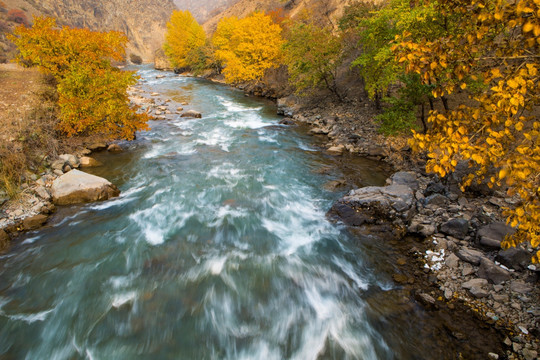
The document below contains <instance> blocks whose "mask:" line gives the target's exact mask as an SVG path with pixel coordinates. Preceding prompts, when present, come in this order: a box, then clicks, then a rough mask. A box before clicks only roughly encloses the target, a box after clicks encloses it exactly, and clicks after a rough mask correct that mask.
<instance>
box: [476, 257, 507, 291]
mask: <svg viewBox="0 0 540 360" xmlns="http://www.w3.org/2000/svg"><path fill="white" fill-rule="evenodd" d="M477 274H478V276H479V277H481V278H482V279H486V280H489V281H490V282H491V283H492V284H495V285H499V284H502V283H503V282H505V281H508V280H510V279H511V278H512V276H511V275H510V273H509V272H508V271H507V270H504V269H503V268H501V267H499V266H497V265H496V264H495V263H494V262H493V261H491V260H489V259H487V258H483V259H481V260H480V268H479V269H478V272H477Z"/></svg>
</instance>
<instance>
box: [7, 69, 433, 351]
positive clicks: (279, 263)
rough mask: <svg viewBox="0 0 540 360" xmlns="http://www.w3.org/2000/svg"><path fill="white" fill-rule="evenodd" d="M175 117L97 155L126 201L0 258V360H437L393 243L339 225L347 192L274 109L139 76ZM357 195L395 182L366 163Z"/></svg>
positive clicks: (335, 171)
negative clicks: (397, 268) (404, 295)
mask: <svg viewBox="0 0 540 360" xmlns="http://www.w3.org/2000/svg"><path fill="white" fill-rule="evenodd" d="M139 73H140V74H141V75H142V81H141V86H142V88H143V89H144V90H145V91H147V92H159V93H160V96H158V97H154V98H155V99H156V100H157V102H163V103H164V101H165V100H167V99H170V100H171V101H170V102H168V103H166V105H167V106H168V107H169V108H170V109H176V108H177V107H178V106H180V104H181V103H182V102H188V103H189V106H186V108H192V109H195V110H198V111H201V112H202V113H203V119H185V118H180V117H179V116H178V115H171V116H169V117H170V119H169V120H167V121H154V122H151V127H152V129H151V130H150V131H147V132H143V133H141V134H139V136H138V139H137V140H136V141H133V142H130V143H126V144H124V147H125V148H126V149H127V151H126V152H124V153H122V154H118V155H109V154H102V155H99V154H98V155H96V156H97V157H98V158H99V159H100V160H103V161H105V162H106V165H105V166H104V167H101V168H96V169H93V170H92V172H93V173H95V174H97V175H100V176H104V177H106V178H108V179H109V180H111V181H112V182H113V183H115V184H117V185H118V186H119V188H120V189H121V190H122V194H121V195H120V197H119V198H117V199H114V200H111V201H107V202H102V203H93V204H87V205H83V206H76V207H67V208H62V209H60V210H59V211H58V213H57V214H56V215H55V217H54V219H53V220H52V221H51V222H50V224H49V225H48V227H46V228H44V229H41V230H39V231H37V232H33V233H30V234H26V235H25V236H24V237H23V238H22V239H20V241H19V242H18V243H17V245H15V246H14V247H13V248H12V249H11V251H10V252H9V253H7V254H4V255H2V256H1V257H0V358H2V359H299V360H308V359H424V358H426V359H429V358H435V357H433V353H431V351H432V349H433V348H434V347H436V343H435V342H434V341H433V340H429V339H425V338H422V336H423V335H422V332H421V329H423V328H424V326H425V325H426V323H427V322H428V320H427V319H426V316H425V313H424V312H423V311H422V310H420V309H415V308H414V306H413V305H407V306H408V307H407V309H408V311H407V313H406V316H400V315H399V314H400V313H401V312H402V309H400V308H398V307H397V305H396V304H398V303H400V301H402V300H400V299H399V296H398V295H395V292H394V291H393V290H394V289H396V287H397V285H395V284H394V283H393V281H392V277H391V272H390V271H385V269H387V268H391V267H392V264H387V262H389V260H388V259H385V257H384V251H382V250H381V246H383V245H380V244H381V241H380V239H378V238H371V237H370V236H367V235H366V236H358V235H353V234H351V233H350V232H349V231H348V230H347V229H346V228H345V227H343V226H341V225H339V224H334V223H332V222H330V221H329V220H328V219H327V217H326V216H325V213H326V211H327V210H328V209H329V208H330V207H331V204H332V203H333V201H335V200H336V199H337V198H338V197H339V196H340V195H342V194H343V193H339V192H331V191H328V190H325V188H324V184H325V183H326V182H328V181H330V180H336V179H339V178H341V177H344V176H345V177H347V176H348V175H350V174H344V173H343V168H340V167H339V166H335V165H336V164H335V162H336V160H335V159H334V158H332V157H330V156H327V155H325V154H324V153H322V152H321V151H320V150H319V149H318V148H317V147H316V144H315V143H314V140H313V138H312V137H310V136H307V135H306V133H305V132H303V131H301V130H296V129H295V128H289V127H285V126H281V125H278V122H279V120H280V118H279V117H278V116H276V115H275V113H276V109H275V106H274V105H273V104H271V103H268V102H266V101H264V100H261V99H254V98H249V97H246V96H244V94H243V93H242V92H240V91H237V90H233V89H230V88H228V87H225V86H222V85H218V84H213V83H211V82H208V81H205V80H200V79H194V78H187V77H180V76H177V75H174V74H172V73H165V74H166V76H165V77H164V78H159V79H157V78H156V75H158V74H163V73H158V72H156V71H154V70H151V69H150V68H145V67H143V68H139ZM349 166H352V167H353V169H354V171H355V173H356V177H355V181H356V183H355V185H356V186H363V185H381V184H383V183H384V179H385V177H386V175H387V173H385V171H384V170H382V169H380V168H379V167H378V164H377V163H376V162H373V161H369V160H362V159H357V160H354V161H353V160H352V159H351V162H350V163H349Z"/></svg>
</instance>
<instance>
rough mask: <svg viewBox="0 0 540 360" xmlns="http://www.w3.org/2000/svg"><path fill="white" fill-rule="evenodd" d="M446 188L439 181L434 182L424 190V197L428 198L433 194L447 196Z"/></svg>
mask: <svg viewBox="0 0 540 360" xmlns="http://www.w3.org/2000/svg"><path fill="white" fill-rule="evenodd" d="M445 193H446V188H445V187H444V185H443V184H441V183H440V182H439V181H432V182H430V183H429V184H428V186H427V187H426V190H424V196H425V197H428V196H431V195H433V194H445Z"/></svg>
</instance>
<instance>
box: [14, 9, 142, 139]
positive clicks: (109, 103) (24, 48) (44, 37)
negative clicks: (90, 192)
mask: <svg viewBox="0 0 540 360" xmlns="http://www.w3.org/2000/svg"><path fill="white" fill-rule="evenodd" d="M10 38H11V40H12V41H13V42H14V43H15V44H16V45H17V47H18V49H19V51H20V54H19V55H18V57H17V59H16V61H17V62H19V63H20V64H22V65H24V66H37V67H38V68H39V69H40V70H42V71H43V72H45V73H50V74H52V75H53V76H54V77H55V79H56V81H57V84H58V85H57V89H58V94H59V100H58V101H59V107H60V119H59V120H60V121H59V130H60V131H62V132H63V133H65V134H66V135H68V136H73V135H76V134H91V133H101V134H107V135H109V136H111V137H113V138H123V139H133V137H134V135H135V132H136V131H137V130H141V129H146V128H147V125H146V122H147V120H148V117H147V116H146V115H145V114H138V113H137V108H135V107H131V106H130V101H129V98H128V95H127V87H128V86H130V85H134V84H135V83H136V81H137V79H136V77H135V76H134V73H133V72H127V71H120V70H119V69H117V68H115V67H113V66H112V65H111V61H112V60H116V61H120V60H123V58H124V55H125V50H124V47H125V44H126V42H127V38H126V36H125V35H123V34H121V33H118V32H114V31H111V32H96V31H90V30H88V29H74V28H69V27H63V28H61V29H59V28H57V27H56V21H55V20H54V19H52V18H44V17H37V18H34V25H33V26H32V27H31V28H26V27H24V26H19V27H17V28H16V29H15V30H14V34H13V36H11V37H10Z"/></svg>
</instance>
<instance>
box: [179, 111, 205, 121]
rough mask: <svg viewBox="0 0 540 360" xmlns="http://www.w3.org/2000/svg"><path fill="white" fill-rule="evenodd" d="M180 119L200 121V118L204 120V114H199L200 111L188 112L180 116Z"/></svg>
mask: <svg viewBox="0 0 540 360" xmlns="http://www.w3.org/2000/svg"><path fill="white" fill-rule="evenodd" d="M180 117H183V118H195V119H200V118H202V114H201V113H200V112H198V111H195V110H188V111H186V112H185V113H183V114H182V115H180Z"/></svg>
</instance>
